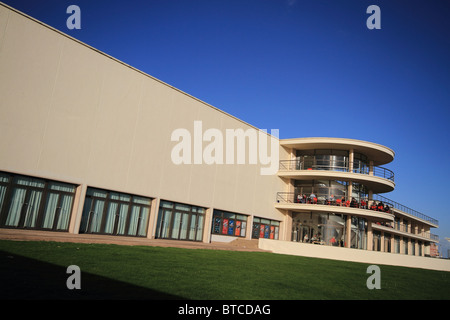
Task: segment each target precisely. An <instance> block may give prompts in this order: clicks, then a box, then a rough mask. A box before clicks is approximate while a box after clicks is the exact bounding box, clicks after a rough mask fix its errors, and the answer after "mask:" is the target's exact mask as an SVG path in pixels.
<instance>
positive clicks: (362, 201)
mask: <svg viewBox="0 0 450 320" xmlns="http://www.w3.org/2000/svg"><path fill="white" fill-rule="evenodd" d="M276 202H278V203H298V204H321V205H329V206H341V207H349V208H360V209H367V210H373V211H380V212H385V213H391V214H392V213H393V212H392V209H393V208H394V209H398V210H400V211H402V212H405V213H408V214H411V215H413V216H415V217H417V218H420V219H423V220H425V221H428V222H431V223H433V224H436V225H438V221H437V220H436V219H433V218H430V217H428V216H426V215H424V214H422V213H420V212H418V211H415V210H412V209H410V208H408V207H406V206H403V205H401V204H399V203H397V202H395V201H392V200H390V199H388V198H386V197H383V196H380V195H378V194H374V195H373V199H372V201H369V199H368V198H366V197H361V198H357V197H342V198H340V199H329V198H326V197H324V196H320V195H319V196H315V195H314V194H313V195H309V196H306V195H303V196H302V195H300V196H299V194H298V193H297V192H277V197H276ZM330 210H332V209H331V208H330ZM379 224H380V225H382V226H385V227H390V228H392V229H394V230H398V231H403V232H406V233H410V234H413V235H418V236H421V237H424V238H428V239H431V240H436V241H438V240H439V236H438V235H435V234H432V233H430V232H419V233H414V232H412V230H411V225H410V224H408V225H405V224H402V223H399V222H398V221H395V222H383V223H379Z"/></svg>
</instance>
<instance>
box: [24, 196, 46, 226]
mask: <svg viewBox="0 0 450 320" xmlns="http://www.w3.org/2000/svg"><path fill="white" fill-rule="evenodd" d="M28 192H29V198H28V206H27V210H26V215H25V221H24V227H27V228H35V227H36V220H37V217H38V214H39V208H40V205H41V199H42V191H41V190H29V191H28Z"/></svg>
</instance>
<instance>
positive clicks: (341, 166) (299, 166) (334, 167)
mask: <svg viewBox="0 0 450 320" xmlns="http://www.w3.org/2000/svg"><path fill="white" fill-rule="evenodd" d="M352 167H353V169H352V170H350V166H349V165H348V162H347V161H337V160H326V159H325V160H324V159H317V158H315V157H312V159H308V161H303V162H302V161H299V160H281V161H280V167H279V169H280V171H296V170H299V171H301V170H325V171H340V172H352V173H359V174H366V175H373V176H376V177H380V178H384V179H387V180H391V181H394V172H392V171H391V170H389V169H386V168H383V167H379V166H373V167H372V168H373V170H372V171H370V167H369V166H368V165H361V162H354V163H353V166H352Z"/></svg>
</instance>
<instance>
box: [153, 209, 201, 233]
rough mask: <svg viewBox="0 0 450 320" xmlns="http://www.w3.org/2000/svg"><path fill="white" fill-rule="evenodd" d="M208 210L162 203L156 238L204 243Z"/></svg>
mask: <svg viewBox="0 0 450 320" xmlns="http://www.w3.org/2000/svg"><path fill="white" fill-rule="evenodd" d="M205 213H206V209H205V208H201V207H196V206H191V205H187V204H182V203H175V202H169V201H161V202H160V206H159V214H158V222H157V226H156V238H162V239H174V240H190V241H202V240H203V228H204V220H205Z"/></svg>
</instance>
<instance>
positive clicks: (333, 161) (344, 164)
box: [296, 149, 369, 173]
mask: <svg viewBox="0 0 450 320" xmlns="http://www.w3.org/2000/svg"><path fill="white" fill-rule="evenodd" d="M296 166H297V168H296V169H297V170H308V169H311V170H331V171H344V172H348V171H349V168H350V155H349V151H347V150H332V149H316V150H297V153H296ZM368 171H369V161H368V159H367V156H365V155H363V154H361V153H357V152H355V153H354V154H353V172H355V173H367V172H368Z"/></svg>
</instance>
